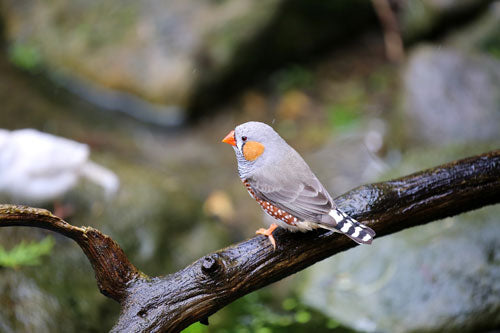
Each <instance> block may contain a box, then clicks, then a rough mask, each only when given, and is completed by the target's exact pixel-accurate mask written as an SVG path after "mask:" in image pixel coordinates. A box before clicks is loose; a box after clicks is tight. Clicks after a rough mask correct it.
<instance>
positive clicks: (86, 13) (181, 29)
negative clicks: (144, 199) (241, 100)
mask: <svg viewBox="0 0 500 333" xmlns="http://www.w3.org/2000/svg"><path fill="white" fill-rule="evenodd" d="M281 2H282V1H281V0H264V1H259V2H254V1H249V0H242V1H196V0H194V1H193V0H191V1H186V0H183V1H161V0H148V1H142V2H136V1H106V2H102V1H70V2H65V1H56V2H39V1H32V0H29V1H23V3H22V5H20V4H19V2H18V1H12V0H5V1H2V6H0V14H2V16H3V19H4V20H5V28H6V29H5V32H6V35H7V36H8V40H9V41H11V42H12V43H11V45H10V49H11V55H12V56H13V57H19V58H20V59H19V62H21V64H22V63H23V61H24V64H26V60H23V59H26V57H28V58H29V57H31V58H33V59H32V60H31V62H38V65H42V66H44V67H45V68H47V69H48V70H49V72H51V73H52V74H51V75H53V76H55V77H57V78H59V79H60V80H61V81H62V82H63V83H64V84H65V85H69V87H70V89H73V90H74V91H76V92H77V93H80V94H83V95H86V97H87V98H89V99H91V100H92V101H94V102H96V103H97V104H98V105H100V106H102V107H106V108H111V109H122V108H125V109H127V108H130V107H134V108H133V109H132V110H130V109H127V110H126V111H128V112H129V113H131V114H133V115H137V113H138V112H144V113H145V112H147V111H148V110H149V109H151V110H150V111H151V112H150V113H153V114H154V112H164V113H169V112H172V113H174V114H173V115H172V117H173V118H172V122H173V123H174V124H175V123H177V122H178V115H177V116H176V112H179V110H177V109H171V108H166V109H163V108H161V107H159V106H158V104H166V105H175V106H181V107H182V106H186V104H187V100H188V98H189V95H190V94H191V93H192V89H193V86H194V84H195V82H197V80H199V79H200V76H202V75H204V68H203V64H201V63H200V62H199V59H198V57H199V56H200V54H204V58H205V59H207V58H209V60H210V66H211V68H214V69H220V68H221V67H224V66H225V65H226V64H227V63H228V62H229V61H230V60H231V57H232V52H233V51H234V49H235V48H236V46H237V45H239V44H240V43H241V42H242V41H244V40H246V39H247V38H250V37H251V36H253V35H254V34H256V33H257V32H258V31H260V29H261V27H262V26H264V25H265V22H267V21H268V20H269V18H270V17H271V16H272V15H273V14H274V12H275V8H276V7H277V6H278V4H280V3H281ZM28 22H29V23H28ZM14 61H15V62H16V59H14ZM28 63H30V61H28ZM30 64H31V63H30ZM31 65H37V64H36V63H35V64H31ZM214 72H217V70H214ZM95 83H97V84H98V85H101V86H103V87H106V88H107V89H110V90H111V91H109V90H105V91H99V92H96V91H95V88H93V87H92V84H95ZM116 91H120V92H122V93H123V92H130V93H132V94H134V95H136V96H140V97H142V98H144V99H146V100H148V101H149V102H151V103H153V104H152V105H146V104H143V103H141V102H140V101H136V100H135V99H133V98H132V97H128V98H125V101H121V100H122V99H123V97H127V96H123V95H122V96H119V95H117V92H116ZM110 104H111V105H110ZM144 110H146V111H144ZM150 118H153V119H150ZM147 119H148V120H151V121H154V120H155V119H154V115H148V116H147ZM162 122H163V123H165V122H166V121H165V120H162Z"/></svg>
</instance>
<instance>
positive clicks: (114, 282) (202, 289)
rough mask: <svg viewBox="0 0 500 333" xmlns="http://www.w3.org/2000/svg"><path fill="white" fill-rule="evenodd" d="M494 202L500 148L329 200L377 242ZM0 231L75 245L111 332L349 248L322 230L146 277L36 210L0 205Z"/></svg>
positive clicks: (247, 244) (103, 239)
mask: <svg viewBox="0 0 500 333" xmlns="http://www.w3.org/2000/svg"><path fill="white" fill-rule="evenodd" d="M498 202H500V150H497V151H493V152H490V153H486V154H482V155H478V156H473V157H470V158H466V159H463V160H459V161H455V162H452V163H448V164H444V165H441V166H438V167H435V168H432V169H428V170H425V171H421V172H418V173H415V174H412V175H409V176H406V177H402V178H399V179H395V180H391V181H387V182H381V183H375V184H370V185H364V186H361V187H358V188H356V189H353V190H351V191H349V192H347V193H345V194H343V195H341V196H340V197H338V198H337V199H336V203H337V205H338V206H339V207H340V208H341V209H343V210H344V211H345V212H346V213H348V214H350V215H351V216H353V217H355V218H356V219H358V220H360V221H362V222H363V223H365V224H367V225H369V226H370V227H371V228H373V229H374V230H375V231H376V232H377V237H380V236H384V235H388V234H391V233H394V232H397V231H399V230H402V229H406V228H409V227H413V226H417V225H420V224H424V223H428V222H431V221H435V220H438V219H441V218H444V217H447V216H452V215H456V214H460V213H462V212H465V211H469V210H473V209H476V208H479V207H483V206H486V205H490V204H494V203H498ZM0 226H31V227H40V228H45V229H49V230H52V231H55V232H58V233H61V234H63V235H65V236H67V237H70V238H72V239H73V240H75V241H76V242H77V243H78V245H80V247H81V248H82V249H83V251H84V252H85V254H86V255H87V257H88V258H89V260H90V262H91V264H92V266H93V267H94V270H95V272H96V278H97V282H98V285H99V288H100V290H101V292H102V293H103V294H105V295H107V296H109V297H111V298H113V299H115V300H117V301H118V302H120V304H121V305H122V311H121V315H120V317H119V319H118V322H117V324H116V325H115V327H114V328H113V331H114V332H179V331H180V330H182V329H183V328H185V327H187V326H189V325H190V324H192V323H194V322H196V321H199V320H206V318H208V316H210V315H212V314H213V313H215V312H216V311H218V310H219V309H221V308H222V307H224V306H226V305H227V304H229V303H231V302H232V301H234V300H235V299H237V298H239V297H241V296H243V295H246V294H248V293H250V292H252V291H254V290H257V289H259V288H262V287H264V286H266V285H268V284H270V283H273V282H275V281H278V280H280V279H282V278H284V277H286V276H289V275H291V274H293V273H295V272H297V271H299V270H302V269H304V268H306V267H308V266H310V265H312V264H314V263H315V262H317V261H319V260H322V259H324V258H327V257H329V256H332V255H334V254H336V253H338V252H342V251H345V250H347V249H349V248H352V247H354V246H356V244H355V243H354V242H352V241H351V240H349V239H348V238H347V237H344V236H342V235H338V234H335V233H333V232H329V231H313V232H308V233H304V234H302V233H289V232H286V231H283V230H277V231H276V232H275V238H276V240H277V249H276V251H273V249H272V246H271V245H270V243H269V241H268V240H267V238H266V237H263V236H257V237H254V238H252V239H249V240H247V241H244V242H241V243H239V244H235V245H233V246H230V247H228V248H225V249H222V250H219V251H217V252H215V253H212V254H209V255H207V256H205V257H203V258H201V259H199V260H197V261H195V262H194V263H193V264H191V265H190V266H188V267H186V268H184V269H183V270H181V271H178V272H176V273H173V274H170V275H166V276H163V277H155V278H149V277H147V276H145V275H144V274H142V273H141V272H139V271H138V270H137V269H136V268H135V267H134V266H133V265H132V264H131V263H130V262H129V261H128V259H127V258H126V256H125V254H124V253H123V251H122V250H121V249H120V247H119V246H118V245H117V244H116V243H115V242H114V241H113V240H112V239H110V238H109V237H107V236H105V235H103V234H101V233H100V232H99V231H97V230H95V229H92V228H78V227H74V226H71V225H69V224H68V223H66V222H65V221H63V220H61V219H59V218H57V217H55V216H53V215H51V214H50V213H49V212H47V211H45V210H40V209H34V208H29V207H20V206H6V205H3V206H0Z"/></svg>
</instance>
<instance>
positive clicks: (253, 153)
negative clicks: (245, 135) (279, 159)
mask: <svg viewBox="0 0 500 333" xmlns="http://www.w3.org/2000/svg"><path fill="white" fill-rule="evenodd" d="M263 152H264V145H262V144H261V143H258V142H257V141H248V142H247V143H245V145H244V146H243V156H245V159H246V160H247V161H255V160H256V159H257V157H259V156H260V155H262V153H263Z"/></svg>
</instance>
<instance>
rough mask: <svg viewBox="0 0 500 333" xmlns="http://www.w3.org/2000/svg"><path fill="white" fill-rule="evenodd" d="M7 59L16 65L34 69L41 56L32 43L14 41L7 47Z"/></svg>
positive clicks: (29, 69)
mask: <svg viewBox="0 0 500 333" xmlns="http://www.w3.org/2000/svg"><path fill="white" fill-rule="evenodd" d="M8 55H9V60H10V61H11V62H12V63H13V64H14V65H16V66H18V67H21V68H23V69H25V70H28V71H35V70H37V69H38V68H39V66H40V64H41V62H42V56H41V54H40V51H39V50H38V48H37V47H36V46H34V45H30V44H23V43H14V44H12V45H10V47H9V49H8Z"/></svg>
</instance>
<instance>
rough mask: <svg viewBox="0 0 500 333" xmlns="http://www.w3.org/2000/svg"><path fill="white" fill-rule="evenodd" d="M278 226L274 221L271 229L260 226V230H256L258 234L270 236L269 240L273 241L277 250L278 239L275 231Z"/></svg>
mask: <svg viewBox="0 0 500 333" xmlns="http://www.w3.org/2000/svg"><path fill="white" fill-rule="evenodd" d="M277 227H278V226H277V225H276V224H274V223H273V224H271V226H270V227H269V229H264V228H260V229H259V230H257V231H256V232H255V234H257V235H263V236H267V238H269V241H270V242H271V244H272V246H273V249H274V250H276V240H275V239H274V236H273V231H274V230H275V229H276V228H277Z"/></svg>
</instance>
